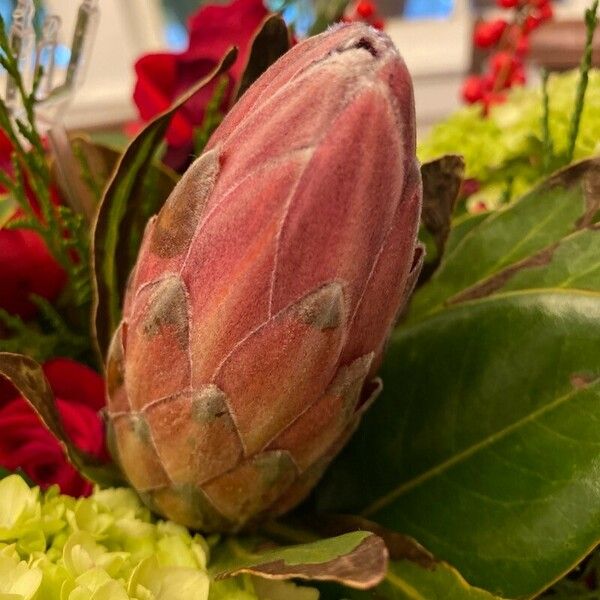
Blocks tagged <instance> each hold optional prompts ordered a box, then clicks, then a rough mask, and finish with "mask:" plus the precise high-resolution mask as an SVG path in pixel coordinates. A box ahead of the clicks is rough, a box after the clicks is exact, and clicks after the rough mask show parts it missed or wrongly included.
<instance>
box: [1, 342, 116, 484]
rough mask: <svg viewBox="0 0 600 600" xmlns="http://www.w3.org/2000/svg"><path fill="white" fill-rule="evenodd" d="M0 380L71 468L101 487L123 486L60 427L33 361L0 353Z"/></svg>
mask: <svg viewBox="0 0 600 600" xmlns="http://www.w3.org/2000/svg"><path fill="white" fill-rule="evenodd" d="M0 376H3V377H5V378H6V379H8V380H9V381H10V382H11V383H12V384H13V385H14V386H15V387H16V388H17V389H18V390H19V392H21V394H22V395H23V397H24V398H25V399H26V400H27V401H28V402H29V404H30V405H31V406H32V408H33V409H34V410H35V412H36V413H37V414H38V416H39V417H40V419H41V420H42V422H43V423H44V425H45V426H46V427H47V428H48V430H49V431H50V433H52V435H54V437H55V438H56V439H57V440H58V442H59V443H60V445H61V446H62V447H63V449H64V451H65V454H66V456H67V458H68V459H69V461H70V462H71V464H72V465H73V466H74V467H75V468H76V469H77V470H78V471H79V472H80V473H81V474H82V475H83V476H84V477H86V478H87V479H89V480H90V481H93V482H95V483H98V484H100V485H103V486H114V485H121V484H123V478H122V477H121V475H120V473H119V472H118V471H117V470H116V468H115V467H114V466H113V465H110V464H103V463H100V462H99V461H98V460H97V459H96V458H95V457H93V456H91V455H89V454H87V453H86V452H84V451H83V450H80V449H79V448H78V447H77V446H76V445H75V444H74V442H73V440H72V439H71V437H70V436H69V434H68V433H67V432H66V430H65V428H64V426H63V423H62V420H61V418H60V414H59V412H58V409H57V407H56V401H55V398H54V393H53V392H52V389H51V388H50V385H49V383H48V381H47V380H46V377H45V375H44V371H43V370H42V367H41V366H40V365H39V364H38V363H37V362H36V361H34V360H33V359H31V358H29V357H27V356H23V355H21V354H11V353H9V352H0Z"/></svg>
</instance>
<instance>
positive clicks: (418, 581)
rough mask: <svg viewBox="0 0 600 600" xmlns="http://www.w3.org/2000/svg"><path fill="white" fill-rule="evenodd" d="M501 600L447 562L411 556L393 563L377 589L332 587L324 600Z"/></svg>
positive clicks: (326, 590)
mask: <svg viewBox="0 0 600 600" xmlns="http://www.w3.org/2000/svg"><path fill="white" fill-rule="evenodd" d="M340 598H347V599H348V600H379V599H383V598H385V600H502V599H501V598H500V597H499V596H494V595H493V594H490V593H489V592H486V591H484V590H480V589H478V588H474V587H472V586H470V585H469V584H468V583H467V582H466V581H465V580H464V579H463V578H462V577H461V575H460V574H459V573H458V572H457V571H456V570H455V569H453V568H452V567H450V566H449V565H447V564H446V563H441V562H438V563H436V564H434V565H432V566H430V567H428V568H423V567H422V566H420V565H417V564H415V563H414V562H411V561H408V560H402V561H394V562H392V563H390V568H389V569H388V573H387V575H386V577H385V579H384V580H383V582H382V583H381V585H379V586H378V587H377V588H376V589H375V590H373V591H369V592H361V591H355V590H351V591H350V590H342V589H341V588H339V587H330V588H326V589H325V590H324V595H323V597H322V599H321V600H339V599H340Z"/></svg>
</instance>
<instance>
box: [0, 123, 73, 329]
mask: <svg viewBox="0 0 600 600" xmlns="http://www.w3.org/2000/svg"><path fill="white" fill-rule="evenodd" d="M11 154H12V144H11V143H10V141H9V140H8V138H7V137H6V135H5V134H4V133H3V132H2V131H0V169H1V170H2V171H4V172H5V173H7V175H9V176H10V177H12V165H11V161H10V157H11ZM26 191H27V196H28V199H29V201H30V203H31V206H32V207H33V209H34V210H35V211H36V212H37V211H38V204H37V200H36V199H35V197H34V195H33V193H32V191H31V189H30V188H29V186H27V185H26ZM5 192H6V190H4V189H2V188H0V193H5ZM51 193H52V199H53V201H54V202H55V203H57V204H58V203H59V202H60V200H59V198H58V194H57V192H56V190H55V189H52V190H51ZM20 216H22V213H21V212H20V211H17V213H16V214H15V218H19V217H20ZM0 281H1V282H2V285H0V308H2V309H4V310H6V311H8V312H9V313H12V314H15V315H19V316H20V317H23V318H30V317H32V316H34V315H35V313H36V312H37V309H36V306H35V305H34V304H33V303H32V302H31V294H35V295H37V296H41V297H42V298H46V300H50V301H52V300H54V299H55V298H56V297H57V296H58V295H59V294H60V292H61V290H62V288H63V286H64V285H65V283H66V275H65V272H64V271H63V269H62V268H61V267H60V265H59V264H58V263H57V262H56V261H55V260H54V258H53V257H52V255H51V254H50V252H49V251H48V248H47V247H46V244H45V243H44V241H43V240H42V238H41V237H40V236H39V235H38V234H37V233H35V232H34V231H31V230H29V229H6V228H0Z"/></svg>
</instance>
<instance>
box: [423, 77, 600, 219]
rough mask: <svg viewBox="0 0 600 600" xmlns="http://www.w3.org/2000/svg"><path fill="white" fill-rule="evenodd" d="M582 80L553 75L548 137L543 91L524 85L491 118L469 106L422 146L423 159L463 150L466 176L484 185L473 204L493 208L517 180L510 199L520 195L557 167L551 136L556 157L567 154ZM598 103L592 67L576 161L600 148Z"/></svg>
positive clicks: (598, 84) (599, 90)
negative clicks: (547, 161)
mask: <svg viewBox="0 0 600 600" xmlns="http://www.w3.org/2000/svg"><path fill="white" fill-rule="evenodd" d="M578 79H579V75H578V73H577V72H576V71H571V72H568V73H562V74H552V75H550V76H549V78H548V86H547V90H548V99H549V115H550V118H549V135H548V134H546V135H544V130H543V126H542V122H543V114H544V101H543V90H542V89H535V88H519V89H515V90H513V91H512V92H511V93H510V94H509V99H508V101H507V102H506V103H504V104H500V105H497V106H494V107H492V109H491V110H490V113H489V116H488V118H482V116H481V113H480V110H479V108H478V107H476V106H470V107H466V108H463V109H461V110H459V111H458V112H456V113H455V114H454V115H453V116H451V117H450V118H449V119H447V120H446V121H444V122H443V123H440V124H439V125H437V126H436V127H434V129H433V131H432V132H431V134H430V135H429V136H428V137H427V138H426V139H425V140H423V142H422V143H421V144H420V145H419V148H418V154H419V158H420V159H421V160H423V161H429V160H433V159H435V158H438V157H440V156H442V155H444V154H461V155H462V156H463V157H464V158H465V163H466V177H467V178H474V179H477V180H479V181H480V183H481V185H482V188H481V190H480V191H479V192H478V193H476V194H474V195H473V196H472V197H471V198H470V202H472V203H475V202H478V201H480V200H482V201H484V202H485V203H486V204H487V205H488V207H489V208H495V207H497V206H498V205H499V204H500V203H501V198H502V194H503V193H504V192H505V190H506V184H507V181H509V180H512V181H513V185H512V190H511V192H510V199H516V198H519V197H520V196H521V195H523V193H525V192H526V191H527V190H529V189H530V188H531V187H532V186H533V185H535V183H536V182H538V181H539V180H540V179H541V178H543V177H544V174H545V173H548V172H549V171H551V170H552V169H553V168H555V165H546V166H545V165H544V156H545V154H546V153H547V144H548V139H551V140H552V141H553V144H554V152H555V153H556V155H557V156H561V155H562V156H564V155H565V154H566V153H567V150H568V147H569V138H570V121H571V115H572V114H573V107H574V104H575V96H576V89H577V86H578ZM599 105H600V70H597V69H592V70H590V72H589V83H588V87H587V91H586V96H585V103H584V105H583V109H582V112H581V121H580V127H579V133H578V136H577V140H576V142H575V146H574V150H573V158H574V159H575V160H580V159H583V158H586V157H589V156H593V155H594V154H597V153H599V152H600V113H599V112H598V110H597V107H598V106H599ZM563 164H564V161H563Z"/></svg>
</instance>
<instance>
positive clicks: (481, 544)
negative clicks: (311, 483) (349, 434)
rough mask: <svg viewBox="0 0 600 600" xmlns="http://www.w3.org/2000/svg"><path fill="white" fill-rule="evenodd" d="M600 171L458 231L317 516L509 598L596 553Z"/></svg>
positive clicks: (581, 168)
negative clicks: (368, 531)
mask: <svg viewBox="0 0 600 600" xmlns="http://www.w3.org/2000/svg"><path fill="white" fill-rule="evenodd" d="M599 173H600V160H598V159H596V160H590V161H585V162H583V163H581V164H577V165H574V166H573V167H570V168H569V169H567V170H565V171H563V172H560V173H558V174H556V175H555V176H553V177H552V178H550V179H549V180H548V181H547V182H545V183H543V184H542V185H540V186H539V187H538V188H536V189H535V190H534V191H532V192H531V193H530V194H528V195H527V196H526V197H524V198H523V199H521V200H519V201H517V202H515V203H513V204H511V205H509V206H508V207H506V208H504V209H503V210H500V211H498V212H496V213H492V214H491V215H490V216H487V217H479V216H478V217H471V218H470V219H468V220H466V221H465V220H463V221H462V223H461V225H460V228H458V227H457V228H456V229H454V230H453V232H452V233H451V235H450V239H449V242H448V248H447V252H446V254H445V256H444V258H443V260H442V263H441V265H440V267H439V269H438V271H437V272H436V273H435V274H434V275H433V277H432V278H431V280H430V281H429V283H428V284H426V285H425V286H423V287H422V288H421V289H420V290H419V291H418V292H417V293H416V295H415V297H414V301H413V305H412V308H411V310H410V312H409V314H408V318H407V321H406V323H404V324H403V325H402V326H401V327H400V328H399V329H398V330H397V332H396V333H395V334H394V336H393V338H392V341H391V344H390V347H389V351H388V354H387V357H386V360H385V362H384V366H383V370H382V377H383V380H384V393H383V395H382V397H381V398H380V399H379V400H378V401H377V402H376V403H375V405H374V407H373V408H372V409H371V411H370V412H369V413H368V414H367V417H366V419H365V422H364V423H363V426H362V427H361V429H360V430H359V431H358V433H357V435H356V436H355V438H354V439H353V440H352V442H351V443H350V445H349V447H348V448H347V449H346V450H345V451H344V453H343V454H342V456H341V457H340V459H339V460H338V461H337V462H336V463H335V464H334V466H333V468H332V469H331V470H330V472H329V473H328V475H327V476H326V477H325V480H324V482H323V483H322V485H321V486H320V489H319V490H318V492H317V503H318V506H319V507H320V508H321V509H322V510H329V511H336V512H352V511H359V512H361V513H362V514H363V515H364V516H366V517H368V518H369V519H372V520H375V521H377V522H379V523H381V524H382V525H384V526H386V527H388V528H390V529H394V530H397V531H400V532H402V533H407V534H409V535H412V536H414V537H416V538H417V539H418V540H419V541H420V542H422V543H424V544H425V545H426V546H427V547H428V549H430V550H431V551H432V552H434V554H435V555H436V556H437V557H439V558H441V559H444V560H447V561H448V562H449V563H450V564H452V565H454V566H455V567H457V568H458V569H459V570H460V572H461V573H462V574H463V575H464V576H465V577H466V578H467V580H468V581H469V582H470V583H473V584H475V585H478V586H480V587H482V588H485V589H488V590H491V591H493V592H495V593H499V594H501V595H505V596H507V597H517V596H529V595H532V594H534V593H536V592H539V591H540V590H542V589H543V588H545V587H547V586H548V585H550V584H551V583H552V582H553V581H555V580H556V579H557V578H559V577H560V576H561V575H562V574H563V573H564V572H566V571H568V570H569V568H571V567H572V566H573V565H574V564H575V563H577V562H578V561H579V560H581V558H582V557H583V556H584V555H585V554H586V553H588V552H589V551H590V550H591V549H592V548H593V547H594V546H595V545H596V544H597V543H598V532H599V531H600V509H599V507H600V493H599V488H598V485H597V482H598V480H599V478H600V471H599V470H598V461H597V455H598V447H599V446H600V428H598V426H597V423H598V421H600V402H599V400H600V370H599V368H600V346H599V345H598V339H600V252H599V249H600V246H599V236H600V229H598V227H597V226H596V225H594V222H595V219H596V218H597V216H598V209H599V207H600V187H599V186H598V184H599V181H600V180H599V179H598V174H599ZM465 223H468V227H467V226H465ZM457 229H458V234H457V233H456V231H457ZM457 238H458V239H457ZM375 464H376V465H377V468H374V467H373V465H375Z"/></svg>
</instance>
